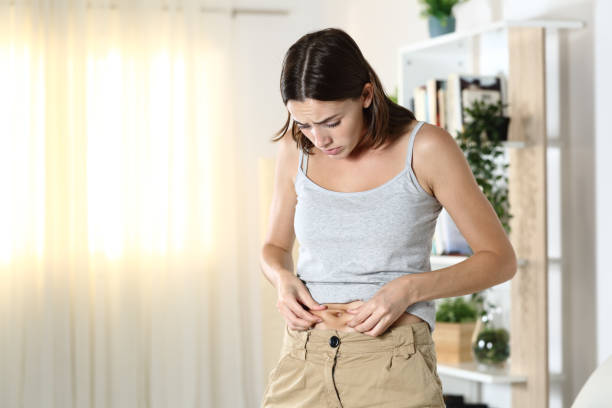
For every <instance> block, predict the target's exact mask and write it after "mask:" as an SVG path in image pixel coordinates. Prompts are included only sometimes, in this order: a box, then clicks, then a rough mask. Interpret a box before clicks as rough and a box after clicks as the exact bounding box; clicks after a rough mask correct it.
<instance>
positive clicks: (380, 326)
mask: <svg viewBox="0 0 612 408" xmlns="http://www.w3.org/2000/svg"><path fill="white" fill-rule="evenodd" d="M389 320H390V319H388V318H387V316H383V317H382V318H381V319H380V320H379V321H378V323H376V325H375V326H374V328H372V329H371V330H369V331H366V332H363V334H367V335H369V336H372V337H376V336H378V335H379V334H381V333H384V332H385V330H387V327H389V326H390V324H389Z"/></svg>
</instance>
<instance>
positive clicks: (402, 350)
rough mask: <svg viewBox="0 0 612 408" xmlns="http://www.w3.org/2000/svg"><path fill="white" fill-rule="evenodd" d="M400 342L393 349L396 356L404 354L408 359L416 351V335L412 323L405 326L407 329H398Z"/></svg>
mask: <svg viewBox="0 0 612 408" xmlns="http://www.w3.org/2000/svg"><path fill="white" fill-rule="evenodd" d="M398 340H399V341H398V344H397V345H396V346H395V348H394V350H393V354H394V355H396V356H402V357H404V358H406V359H408V358H410V356H411V355H412V354H414V353H415V352H416V348H415V344H414V342H415V336H414V332H413V327H412V325H409V326H407V327H405V330H401V331H398Z"/></svg>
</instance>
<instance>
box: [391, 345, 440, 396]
mask: <svg viewBox="0 0 612 408" xmlns="http://www.w3.org/2000/svg"><path fill="white" fill-rule="evenodd" d="M422 347H423V345H416V347H415V352H414V353H411V354H409V355H407V356H402V355H392V356H391V357H390V361H389V364H388V367H389V366H390V367H389V368H388V370H387V375H386V376H385V377H386V378H384V380H383V381H382V382H381V383H380V384H379V385H380V387H381V388H383V389H385V392H387V393H388V396H389V397H391V396H393V397H394V398H397V399H398V400H402V401H405V403H407V404H409V405H405V406H410V407H413V406H414V407H424V406H427V407H443V406H444V397H443V395H442V384H441V382H439V380H438V379H437V375H436V373H435V371H432V369H431V367H432V366H431V356H428V351H427V349H424V350H423V351H422V350H420V348H422ZM402 406H404V405H402Z"/></svg>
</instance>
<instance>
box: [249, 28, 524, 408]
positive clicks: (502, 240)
mask: <svg viewBox="0 0 612 408" xmlns="http://www.w3.org/2000/svg"><path fill="white" fill-rule="evenodd" d="M280 85H281V86H280V87H281V95H282V98H283V103H284V104H285V106H286V107H287V110H288V118H287V122H286V123H285V125H284V128H283V129H282V130H281V131H280V132H279V133H278V136H279V137H278V138H276V139H275V141H279V142H280V149H279V154H278V158H277V167H276V171H275V187H274V196H273V201H272V205H271V209H270V224H269V228H268V232H267V236H266V239H265V244H264V245H263V248H262V252H261V267H262V270H263V272H264V275H265V276H266V278H267V279H268V280H269V281H270V282H271V283H272V284H273V285H274V287H275V288H276V289H277V293H278V302H277V304H276V306H277V308H278V310H279V312H280V313H281V315H282V316H283V318H284V319H285V321H286V326H285V333H284V342H283V346H282V350H281V353H280V359H279V361H278V363H277V365H276V366H275V367H274V369H273V370H272V372H271V373H270V375H269V377H268V384H267V388H266V390H265V392H264V396H263V401H262V406H263V407H292V408H298V407H344V408H354V407H374V406H375V407H393V408H398V407H423V406H428V407H443V406H445V405H444V400H443V397H442V383H441V382H440V379H439V377H438V374H437V370H436V354H435V348H434V343H433V340H432V337H431V332H432V331H433V330H434V325H435V304H434V302H433V299H437V298H443V297H452V296H459V295H465V294H469V293H474V292H476V291H479V290H483V289H485V288H488V287H491V286H494V285H497V284H499V283H502V282H504V281H506V280H508V279H511V278H512V276H513V275H514V273H515V271H516V256H515V253H514V250H513V248H512V245H511V244H510V242H509V241H508V239H507V237H506V234H505V231H504V230H503V227H502V225H501V223H500V222H499V220H498V218H497V216H496V214H495V211H494V209H493V208H492V206H491V205H490V203H489V202H488V200H487V199H486V197H485V196H484V195H483V193H482V192H481V190H480V188H479V187H478V184H477V183H476V181H475V179H474V177H473V174H472V173H471V171H470V168H469V166H468V164H467V161H466V160H465V157H464V155H463V152H462V151H461V150H460V148H459V147H458V145H457V143H456V142H455V140H454V139H453V137H452V136H451V135H450V134H448V133H447V132H446V131H444V130H442V129H440V128H438V127H436V126H433V125H429V124H426V123H423V122H419V121H417V120H415V117H414V115H413V114H412V112H410V111H409V110H407V109H405V108H403V107H401V106H399V105H397V104H395V103H393V102H392V101H391V100H390V99H389V98H388V97H387V96H386V95H385V93H384V91H383V88H382V85H381V83H380V81H379V79H378V77H377V75H376V73H375V72H374V70H373V69H372V68H371V66H370V65H369V64H368V62H367V61H366V60H365V59H364V57H363V55H362V54H361V52H360V50H359V48H358V46H357V44H356V43H355V42H354V41H353V39H352V38H351V37H350V36H349V35H348V34H346V33H345V32H344V31H342V30H339V29H333V28H329V29H325V30H320V31H317V32H313V33H309V34H306V35H304V36H303V37H302V38H300V39H299V40H298V41H297V42H296V43H295V44H293V45H292V46H291V47H290V48H289V50H288V51H287V53H286V55H285V58H284V61H283V67H282V73H281V81H280ZM291 119H293V124H292V126H291V127H289V123H290V121H291ZM442 207H444V208H446V209H447V211H448V212H449V213H450V215H451V216H452V217H453V219H454V220H455V223H456V224H457V226H458V228H459V229H460V231H461V233H462V234H463V236H464V237H465V238H466V240H467V241H468V243H469V244H470V247H471V248H472V250H473V252H474V254H473V255H472V256H471V257H469V258H468V259H467V260H465V261H463V262H461V263H459V264H457V265H454V266H452V267H448V268H444V269H441V270H436V271H431V270H430V269H431V268H430V263H429V255H430V253H431V242H432V238H433V233H434V229H435V224H436V220H437V217H438V214H439V212H440V211H441V209H442ZM296 237H297V238H298V241H299V243H300V253H299V258H298V264H297V275H295V274H294V273H293V260H292V257H291V249H292V247H293V243H294V239H295V238H296Z"/></svg>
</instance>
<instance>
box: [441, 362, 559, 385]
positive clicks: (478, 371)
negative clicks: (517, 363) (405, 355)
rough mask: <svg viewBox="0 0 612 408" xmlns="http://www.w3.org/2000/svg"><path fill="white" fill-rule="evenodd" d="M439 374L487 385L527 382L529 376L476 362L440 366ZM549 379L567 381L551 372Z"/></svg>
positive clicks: (506, 368) (505, 368)
mask: <svg viewBox="0 0 612 408" xmlns="http://www.w3.org/2000/svg"><path fill="white" fill-rule="evenodd" d="M438 374H440V375H446V376H449V377H454V378H460V379H464V380H468V381H474V382H479V383H485V384H510V383H526V382H527V376H525V375H521V374H513V373H511V372H510V368H509V366H508V365H506V367H504V368H492V367H484V368H483V367H482V366H479V365H478V363H477V362H475V361H470V362H466V363H459V364H438ZM549 378H550V381H551V382H562V381H563V380H564V379H565V375H564V374H563V373H558V372H550V373H549Z"/></svg>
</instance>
